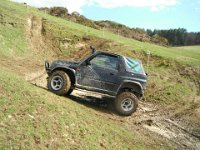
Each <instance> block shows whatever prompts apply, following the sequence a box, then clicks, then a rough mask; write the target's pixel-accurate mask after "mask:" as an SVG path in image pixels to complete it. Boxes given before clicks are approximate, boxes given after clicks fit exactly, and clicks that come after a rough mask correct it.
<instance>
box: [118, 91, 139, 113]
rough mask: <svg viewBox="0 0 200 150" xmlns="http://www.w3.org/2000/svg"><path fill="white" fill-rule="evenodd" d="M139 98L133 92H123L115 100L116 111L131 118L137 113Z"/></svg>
mask: <svg viewBox="0 0 200 150" xmlns="http://www.w3.org/2000/svg"><path fill="white" fill-rule="evenodd" d="M137 107H138V98H137V97H136V96H135V94H133V93H131V92H122V93H121V94H119V95H118V96H117V98H116V100H115V109H116V111H117V113H118V114H120V115H124V116H129V115H131V114H132V113H134V112H135V111H136V109H137Z"/></svg>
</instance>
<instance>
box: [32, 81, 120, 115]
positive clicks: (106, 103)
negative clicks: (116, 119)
mask: <svg viewBox="0 0 200 150" xmlns="http://www.w3.org/2000/svg"><path fill="white" fill-rule="evenodd" d="M31 84H32V85H34V86H36V87H38V88H41V89H43V90H46V91H49V90H48V89H47V88H46V87H43V86H40V85H37V84H33V83H31ZM49 92H50V91H49ZM64 97H66V98H69V99H70V100H73V101H75V102H77V103H79V104H82V105H84V106H86V107H89V108H93V109H95V110H97V111H100V112H104V113H108V114H116V113H115V109H114V106H113V102H114V98H112V97H108V96H103V95H102V96H101V98H100V97H98V96H94V95H88V93H87V92H85V93H84V92H83V93H82V94H77V92H76V93H75V94H74V92H73V93H72V94H71V95H69V96H64Z"/></svg>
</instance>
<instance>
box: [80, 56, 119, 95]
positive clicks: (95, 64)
mask: <svg viewBox="0 0 200 150" xmlns="http://www.w3.org/2000/svg"><path fill="white" fill-rule="evenodd" d="M118 62H119V58H118V56H115V55H111V54H98V55H96V56H95V57H94V58H92V59H90V60H88V63H86V65H85V66H83V67H81V71H80V74H79V76H78V81H77V82H78V84H81V85H84V86H90V87H94V88H99V89H102V90H106V91H112V92H114V91H116V90H117V82H118Z"/></svg>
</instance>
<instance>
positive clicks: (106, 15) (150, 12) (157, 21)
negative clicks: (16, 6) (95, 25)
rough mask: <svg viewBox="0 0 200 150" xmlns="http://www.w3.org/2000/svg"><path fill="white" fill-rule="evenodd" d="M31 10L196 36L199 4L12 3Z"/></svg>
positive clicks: (157, 0) (113, 0)
mask: <svg viewBox="0 0 200 150" xmlns="http://www.w3.org/2000/svg"><path fill="white" fill-rule="evenodd" d="M12 1H16V2H26V3H27V4H28V5H31V6H34V7H52V6H62V7H66V8H67V9H68V11H69V12H73V11H78V12H79V13H80V14H81V15H84V16H85V17H87V18H89V19H93V20H111V21H115V22H118V23H121V24H124V25H127V26H129V27H131V28H136V27H139V28H144V29H152V30H153V29H174V28H185V29H187V31H188V32H200V0H34V1H33V0H12Z"/></svg>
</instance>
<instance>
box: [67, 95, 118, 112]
mask: <svg viewBox="0 0 200 150" xmlns="http://www.w3.org/2000/svg"><path fill="white" fill-rule="evenodd" d="M66 97H67V98H70V99H71V100H73V101H75V102H78V103H79V104H82V105H84V106H86V107H90V108H93V109H95V110H97V111H100V112H104V113H108V114H116V113H115V109H114V106H113V104H114V103H113V102H114V98H112V97H108V96H101V98H99V97H96V96H87V95H84V96H82V95H81V96H79V95H76V94H75V95H73V94H72V95H69V96H66Z"/></svg>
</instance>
